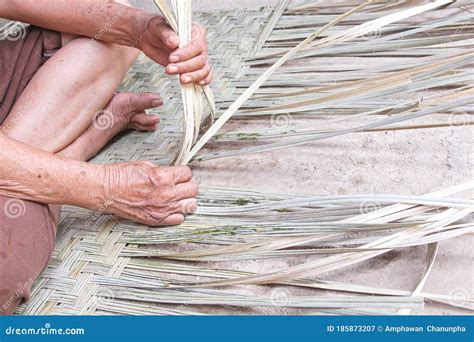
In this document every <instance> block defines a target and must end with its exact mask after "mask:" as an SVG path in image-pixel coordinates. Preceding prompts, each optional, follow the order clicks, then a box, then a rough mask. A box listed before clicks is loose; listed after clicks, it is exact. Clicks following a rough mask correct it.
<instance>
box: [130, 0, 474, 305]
mask: <svg viewBox="0 0 474 342" xmlns="http://www.w3.org/2000/svg"><path fill="white" fill-rule="evenodd" d="M134 2H135V4H137V3H140V4H139V5H140V6H144V7H147V8H148V5H149V3H150V2H151V1H150V2H148V1H147V2H146V3H145V2H143V1H134ZM275 2H276V1H271V0H268V1H250V0H249V1H247V0H240V1H215V0H214V1H211V0H206V1H195V3H196V7H195V8H196V10H216V9H229V8H237V7H239V6H255V7H258V6H261V5H266V4H271V3H275ZM268 120H270V119H268ZM262 125H265V122H263V123H262ZM266 125H267V126H268V123H266ZM471 127H472V126H466V127H455V128H452V127H449V128H442V129H431V130H410V131H398V132H397V131H393V132H380V133H370V134H353V135H345V136H343V137H338V138H334V139H330V140H325V141H322V142H317V143H314V144H308V145H305V146H301V147H294V148H287V149H285V150H279V151H274V152H267V153H262V154H256V155H250V156H243V157H236V158H226V159H218V160H215V161H208V162H201V163H199V164H198V165H197V166H196V167H195V169H194V172H195V177H196V179H197V180H198V181H199V183H200V184H202V185H204V186H207V187H210V186H224V187H234V188H243V189H252V190H261V191H271V192H282V193H285V192H288V193H302V194H303V193H304V194H349V193H352V194H353V193H392V194H424V193H427V192H431V191H433V190H436V189H440V188H443V187H448V186H451V185H454V184H456V183H459V182H465V181H468V180H472V179H473V178H474V177H473V176H474V174H473V166H474V165H473V163H474V154H473V151H474V150H473V142H474V141H473V129H472V128H471ZM473 242H474V241H473V237H472V235H471V236H463V237H460V238H456V239H452V240H448V241H445V242H442V243H440V249H439V254H438V258H437V260H436V262H435V265H434V268H433V270H432V272H431V275H430V276H429V279H428V282H427V284H426V286H425V289H424V291H426V292H431V293H437V294H456V295H461V296H466V297H467V296H469V297H471V298H472V294H473V292H474V291H473V284H474V282H473V280H474V279H473V277H474V273H473V268H472V266H473V259H474V253H473V248H472V246H473ZM425 255H426V247H424V246H423V247H417V248H407V249H401V250H397V251H393V252H391V253H388V254H385V255H383V256H381V257H378V258H375V259H372V260H369V261H368V262H363V263H361V264H358V265H356V266H354V267H350V268H345V269H342V270H341V271H339V272H333V273H331V274H326V275H325V277H324V278H326V279H333V280H340V281H347V282H353V283H356V284H366V285H372V286H380V287H389V288H395V289H405V290H412V289H414V287H415V286H416V284H417V282H418V281H419V279H420V276H421V275H422V272H423V269H424V262H425ZM292 262H294V261H292V260H286V259H277V260H271V261H263V262H262V261H254V262H240V261H239V262H235V263H232V265H231V266H232V267H233V268H237V269H245V270H247V271H254V272H269V271H271V270H276V269H281V268H284V267H287V266H289V265H291V264H292ZM295 293H296V292H295ZM425 312H426V313H427V314H448V313H449V314H452V313H460V314H465V313H466V311H462V310H453V309H452V308H450V307H447V306H443V305H436V306H433V305H430V304H428V305H427V306H426V311H425ZM261 313H283V312H281V311H279V310H278V309H271V310H268V309H267V310H264V311H262V312H261Z"/></svg>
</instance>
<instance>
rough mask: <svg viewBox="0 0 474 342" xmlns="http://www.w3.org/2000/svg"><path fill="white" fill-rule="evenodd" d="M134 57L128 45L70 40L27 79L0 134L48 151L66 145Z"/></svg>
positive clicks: (111, 91) (107, 96) (112, 89)
mask: <svg viewBox="0 0 474 342" xmlns="http://www.w3.org/2000/svg"><path fill="white" fill-rule="evenodd" d="M137 56H138V50H135V49H133V48H127V47H121V46H116V45H112V44H105V43H101V42H93V41H92V40H91V39H88V38H77V39H74V40H73V41H71V42H69V43H68V44H67V45H66V46H64V47H63V48H61V49H60V50H59V51H58V52H56V53H55V54H54V55H53V56H52V57H51V58H50V59H49V60H48V61H47V62H46V63H45V64H44V65H43V66H42V67H41V68H40V69H39V71H38V72H37V73H36V74H35V76H34V77H33V78H32V79H31V81H30V83H29V84H28V86H27V87H26V89H25V91H24V92H23V93H22V94H21V96H20V97H19V99H18V101H17V102H16V103H15V105H14V106H13V109H12V111H11V112H10V114H9V116H8V118H7V119H6V120H5V122H4V127H6V128H5V130H6V132H5V133H7V134H8V135H9V136H10V137H12V138H15V139H17V140H20V141H22V142H25V143H27V144H30V145H34V146H36V147H39V148H41V149H43V150H46V151H49V152H58V151H60V150H62V149H64V148H66V147H67V146H68V145H70V144H71V143H72V142H73V141H74V140H75V139H76V138H77V137H78V136H79V135H80V134H81V133H82V132H84V131H85V130H86V129H87V127H88V126H89V125H90V123H91V120H92V118H93V116H94V113H97V112H98V111H100V110H101V109H102V108H104V107H105V105H106V104H107V102H108V101H109V100H110V98H111V97H112V95H113V94H114V92H115V91H116V89H117V87H118V85H119V84H120V82H121V80H122V79H123V77H124V76H125V73H126V72H127V70H128V69H129V68H130V66H131V65H132V64H133V62H134V61H135V59H136V57H137ZM25 108H27V109H28V110H25Z"/></svg>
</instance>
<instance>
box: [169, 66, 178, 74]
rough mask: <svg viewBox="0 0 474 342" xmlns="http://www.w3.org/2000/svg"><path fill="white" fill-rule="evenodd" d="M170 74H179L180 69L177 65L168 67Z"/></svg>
mask: <svg viewBox="0 0 474 342" xmlns="http://www.w3.org/2000/svg"><path fill="white" fill-rule="evenodd" d="M168 72H169V73H175V72H178V67H177V66H176V65H168Z"/></svg>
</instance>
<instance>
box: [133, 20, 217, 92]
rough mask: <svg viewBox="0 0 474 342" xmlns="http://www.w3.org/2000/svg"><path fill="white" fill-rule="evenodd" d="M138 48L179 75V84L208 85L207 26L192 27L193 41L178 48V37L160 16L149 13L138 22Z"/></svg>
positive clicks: (195, 25) (209, 77) (209, 74)
mask: <svg viewBox="0 0 474 342" xmlns="http://www.w3.org/2000/svg"><path fill="white" fill-rule="evenodd" d="M138 26H139V27H140V29H139V30H138V31H139V39H138V41H139V44H138V46H139V48H140V50H142V51H143V52H144V53H145V54H146V55H147V56H148V57H149V58H151V59H153V60H154V61H155V62H157V63H158V64H160V65H162V66H164V67H166V73H167V74H169V75H176V74H180V81H181V83H182V84H187V83H192V82H194V83H197V84H199V85H206V84H209V83H210V82H211V80H212V71H211V67H210V65H209V62H208V58H207V38H206V29H205V28H204V27H202V26H201V25H199V24H194V25H193V28H192V40H191V42H189V44H187V45H186V46H184V47H182V48H179V37H178V35H177V34H176V33H175V32H174V31H173V30H172V29H171V27H170V26H169V25H168V24H167V23H166V21H165V19H164V18H163V17H162V16H160V15H150V16H148V17H146V18H145V19H142V20H141V22H140V23H139V25H138Z"/></svg>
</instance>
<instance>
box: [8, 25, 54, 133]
mask: <svg viewBox="0 0 474 342" xmlns="http://www.w3.org/2000/svg"><path fill="white" fill-rule="evenodd" d="M18 30H19V31H17V32H15V33H16V35H14V36H13V35H12V36H10V37H9V36H8V35H7V36H6V37H2V38H4V39H3V40H0V124H2V123H3V121H5V119H6V117H7V115H8V113H9V112H10V110H11V109H12V107H13V105H14V104H15V102H16V100H17V99H18V97H19V96H20V95H21V93H22V92H23V90H25V88H26V86H27V85H28V82H30V80H31V78H32V77H33V75H34V74H35V73H36V72H37V71H38V69H39V68H40V67H41V65H42V64H43V63H44V62H45V61H46V60H47V59H48V58H49V57H51V55H52V54H53V53H54V52H55V51H57V50H58V49H60V48H61V34H60V33H59V32H54V31H49V30H44V29H41V28H39V27H35V26H29V27H25V26H20V27H19V28H18Z"/></svg>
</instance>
